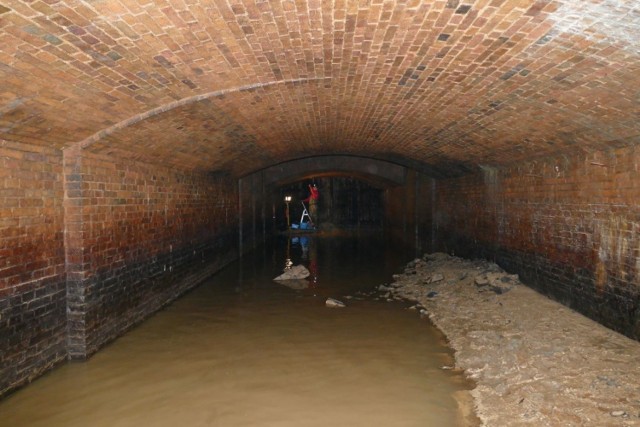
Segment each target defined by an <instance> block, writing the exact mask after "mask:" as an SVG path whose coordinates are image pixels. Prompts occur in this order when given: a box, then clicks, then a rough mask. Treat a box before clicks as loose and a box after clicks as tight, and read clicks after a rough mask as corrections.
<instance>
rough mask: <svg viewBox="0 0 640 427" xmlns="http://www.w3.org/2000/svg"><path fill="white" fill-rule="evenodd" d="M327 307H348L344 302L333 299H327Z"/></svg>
mask: <svg viewBox="0 0 640 427" xmlns="http://www.w3.org/2000/svg"><path fill="white" fill-rule="evenodd" d="M325 305H326V306H327V307H332V308H343V307H346V305H345V304H344V303H343V302H342V301H338V300H337V299H333V298H327V301H326V302H325Z"/></svg>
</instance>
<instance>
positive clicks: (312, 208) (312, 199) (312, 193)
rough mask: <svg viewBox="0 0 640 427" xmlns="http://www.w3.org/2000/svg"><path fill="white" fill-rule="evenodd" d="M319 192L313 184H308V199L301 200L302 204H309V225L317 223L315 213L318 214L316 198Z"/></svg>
mask: <svg viewBox="0 0 640 427" xmlns="http://www.w3.org/2000/svg"><path fill="white" fill-rule="evenodd" d="M319 197H320V192H319V191H318V187H316V185H315V184H313V185H311V184H309V197H307V198H306V199H304V200H303V202H307V203H309V217H310V218H311V224H312V225H314V224H315V223H316V221H317V219H318V218H317V217H316V213H317V212H318V198H319Z"/></svg>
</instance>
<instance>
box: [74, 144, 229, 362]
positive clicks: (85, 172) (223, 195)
mask: <svg viewBox="0 0 640 427" xmlns="http://www.w3.org/2000/svg"><path fill="white" fill-rule="evenodd" d="M65 168H66V170H65V173H66V178H67V181H66V186H67V193H66V198H65V208H66V218H67V231H68V237H67V248H66V249H67V253H68V260H69V263H68V270H69V283H68V288H69V292H68V294H69V301H68V303H69V308H68V311H69V314H68V317H69V355H70V357H72V358H84V357H87V356H90V355H91V354H92V353H94V352H95V351H96V350H97V349H99V348H100V347H101V346H102V345H104V344H105V343H107V342H109V341H110V340H112V339H113V338H115V337H117V336H119V335H121V334H122V333H123V332H124V331H126V330H127V329H128V328H130V327H131V326H132V325H134V324H136V323H137V322H139V321H140V320H142V319H144V318H145V317H147V316H148V315H149V314H151V313H153V312H154V311H156V310H158V309H159V308H160V307H162V306H163V305H165V304H167V303H168V302H170V301H172V300H173V299H175V298H176V297H177V296H178V295H180V294H181V293H183V292H185V291H186V290H188V289H190V288H191V287H193V286H195V285H196V284H197V283H199V282H200V281H201V280H202V279H203V278H204V277H206V275H210V274H212V273H213V272H214V271H215V270H216V269H219V268H220V267H221V266H223V265H224V264H225V263H227V262H229V261H231V260H232V259H234V258H235V257H236V256H237V249H235V248H237V242H236V240H235V238H232V237H231V236H234V237H235V235H236V234H237V232H236V230H237V225H236V223H237V217H236V211H237V206H236V205H237V201H236V198H235V194H236V189H235V184H234V183H233V182H230V181H229V180H228V179H218V180H215V179H212V178H210V177H209V176H207V175H202V174H197V173H189V172H182V171H176V170H171V169H167V168H164V167H158V166H152V165H148V164H144V163H140V162H135V161H131V160H123V159H120V160H119V159H117V158H113V157H111V158H105V157H102V156H99V155H90V154H86V153H84V154H79V153H65Z"/></svg>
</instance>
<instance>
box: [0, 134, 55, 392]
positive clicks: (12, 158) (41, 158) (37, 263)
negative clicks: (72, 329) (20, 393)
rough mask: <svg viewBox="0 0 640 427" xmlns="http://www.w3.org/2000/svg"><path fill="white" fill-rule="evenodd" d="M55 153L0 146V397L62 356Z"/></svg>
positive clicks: (5, 144) (25, 146) (22, 146)
mask: <svg viewBox="0 0 640 427" xmlns="http://www.w3.org/2000/svg"><path fill="white" fill-rule="evenodd" d="M62 193H63V187H62V153H61V152H59V151H56V150H52V149H45V148H42V147H34V146H30V145H24V144H16V143H9V142H6V141H2V140H0V396H2V395H3V394H4V393H5V392H7V390H9V389H12V388H15V387H16V386H18V385H20V384H23V383H25V382H27V381H30V380H31V379H33V378H34V377H35V376H37V375H39V374H40V373H42V372H44V371H45V370H47V369H49V368H50V367H51V366H53V365H55V364H56V363H59V362H61V361H62V360H64V359H65V357H66V347H65V335H66V334H65V327H66V322H65V308H66V299H65V276H64V263H65V259H64V239H63V233H62V229H63V228H62V224H63V208H62Z"/></svg>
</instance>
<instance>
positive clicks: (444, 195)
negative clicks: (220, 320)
mask: <svg viewBox="0 0 640 427" xmlns="http://www.w3.org/2000/svg"><path fill="white" fill-rule="evenodd" d="M639 14H640V10H639V9H638V6H637V5H636V4H635V3H634V2H632V1H625V0H590V1H584V2H580V3H576V2H574V1H570V0H555V1H547V0H519V1H502V0H470V1H458V0H426V1H417V0H371V1H352V0H344V1H343V0H340V1H334V2H322V1H318V0H297V1H289V0H282V1H280V0H276V1H269V2H266V1H257V2H256V1H253V0H234V1H229V2H225V1H217V0H216V1H214V0H207V1H200V2H190V1H186V2H183V1H161V2H152V1H144V0H117V1H116V0H108V1H90V2H89V1H87V2H79V1H72V0H52V1H28V2H25V1H21V0H8V1H5V2H4V3H3V4H2V5H0V79H1V81H2V85H1V87H0V333H1V335H2V341H0V346H1V348H0V396H3V395H5V394H7V393H10V392H11V391H13V390H16V389H17V388H19V387H21V386H23V385H25V384H27V383H28V382H30V381H32V380H33V379H34V378H37V377H38V376H40V375H42V374H43V373H45V372H47V371H49V370H50V369H52V368H53V367H54V366H56V365H59V364H60V363H62V362H64V361H65V360H69V359H86V358H88V357H90V356H91V355H93V354H95V353H96V352H97V351H98V350H99V349H100V348H102V347H103V346H105V345H106V344H108V343H109V342H111V341H113V340H114V339H116V338H117V337H119V336H121V335H122V334H124V333H125V332H126V331H128V330H129V329H131V328H132V327H133V326H134V325H136V324H138V323H140V322H141V321H142V320H144V319H146V318H148V317H149V316H150V315H151V314H152V313H154V312H156V311H157V310H159V309H160V308H162V307H164V306H166V305H167V304H169V303H170V302H171V301H173V300H175V299H176V298H177V297H179V296H180V295H182V294H184V293H185V292H187V291H188V290H190V289H192V288H194V287H195V286H197V284H198V283H200V282H202V280H203V279H204V278H206V277H209V276H210V275H212V274H214V273H215V272H217V271H219V270H220V269H221V268H222V267H223V266H225V265H227V264H229V263H230V262H232V261H233V260H236V259H238V257H240V256H241V255H242V254H243V253H245V252H246V251H249V250H251V249H252V248H254V247H256V246H257V245H259V244H261V242H264V241H265V240H266V239H268V238H269V237H270V236H272V235H273V234H274V233H276V232H277V231H278V230H279V229H281V228H282V224H283V223H282V221H283V219H282V218H283V217H282V212H283V209H284V203H283V197H284V195H286V194H288V193H291V195H292V196H293V197H294V198H296V199H299V198H302V197H306V195H305V194H304V189H305V186H306V185H307V184H308V183H309V182H313V181H315V182H317V183H318V184H320V187H321V191H322V192H321V202H320V203H321V206H322V204H324V206H323V209H322V211H321V212H322V215H324V216H323V217H321V222H322V223H325V224H333V225H334V226H335V227H337V228H351V229H352V228H358V227H361V228H366V227H369V228H375V227H379V228H382V229H384V230H386V231H389V232H391V233H395V234H397V235H398V236H400V237H401V238H402V239H403V240H404V242H405V243H407V244H410V245H412V246H413V247H414V248H415V250H416V253H419V252H424V251H443V252H447V253H455V254H456V255H461V256H465V257H482V258H486V259H489V260H492V261H495V262H497V263H498V264H499V265H500V266H502V267H503V268H505V269H507V270H508V271H510V272H512V273H517V274H519V275H520V277H522V279H523V281H524V282H526V283H527V284H528V285H529V286H531V287H532V288H534V289H536V290H538V291H539V292H541V293H542V294H544V295H547V296H549V297H551V298H553V299H555V300H557V301H560V302H561V303H563V304H565V305H567V306H568V307H571V308H573V309H575V310H577V311H579V312H581V313H583V314H585V315H586V316H588V317H590V318H592V319H594V320H596V321H598V322H600V323H601V324H603V325H605V326H607V327H609V328H611V329H614V330H616V331H618V332H621V333H623V334H625V335H627V336H628V337H631V338H633V339H636V340H637V339H639V338H640V298H639V288H638V283H640V238H639V237H638V236H639V233H638V231H639V229H640V210H639V209H638V203H637V200H638V198H639V196H640V185H639V182H640V180H639V179H638V165H639V164H640V152H639V151H638V143H639V142H640V121H639V120H638V117H640V50H639V49H638V43H637V40H638V37H640V18H639V16H640V15H639Z"/></svg>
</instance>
